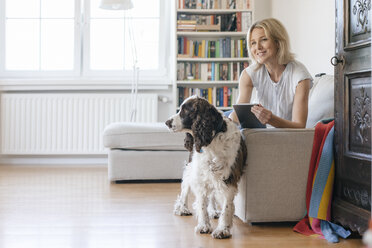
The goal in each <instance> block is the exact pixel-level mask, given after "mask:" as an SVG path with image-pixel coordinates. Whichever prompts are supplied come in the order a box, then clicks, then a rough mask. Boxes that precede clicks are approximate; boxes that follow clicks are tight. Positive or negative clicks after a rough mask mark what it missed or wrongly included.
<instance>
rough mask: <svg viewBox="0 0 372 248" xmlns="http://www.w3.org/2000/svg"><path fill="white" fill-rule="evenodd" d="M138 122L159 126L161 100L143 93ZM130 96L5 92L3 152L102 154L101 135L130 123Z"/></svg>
mask: <svg viewBox="0 0 372 248" xmlns="http://www.w3.org/2000/svg"><path fill="white" fill-rule="evenodd" d="M137 102H138V106H137V116H136V122H156V121H157V115H158V97H157V95H156V94H139V95H138V100H137ZM131 103H132V97H131V95H130V94H108V93H106V94H87V93H86V94H85V93H84V94H81V93H74V94H66V93H59V94H47V93H45V94H42V93H41V94H33V93H32V94H18V93H17V94H11V93H7V94H2V95H1V153H2V154H17V155H22V154H45V155H51V154H104V153H105V149H104V147H103V144H102V131H103V129H104V128H105V126H106V125H107V124H109V123H112V122H119V121H130V113H131V106H132V104H131Z"/></svg>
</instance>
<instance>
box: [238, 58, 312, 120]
mask: <svg viewBox="0 0 372 248" xmlns="http://www.w3.org/2000/svg"><path fill="white" fill-rule="evenodd" d="M257 67H258V64H252V65H250V66H249V67H248V68H246V69H245V70H246V72H247V73H248V75H249V76H250V78H251V79H252V82H253V86H254V87H255V88H256V94H257V99H256V100H257V102H258V103H260V104H261V105H262V106H263V107H264V108H266V109H268V110H270V111H271V112H272V113H273V114H274V115H276V116H278V117H280V118H283V119H286V120H289V121H291V120H292V107H293V100H294V96H295V92H296V87H297V85H298V83H299V82H300V81H302V80H304V79H310V88H311V87H312V85H313V78H312V77H311V75H310V73H309V72H308V71H307V69H306V67H305V66H304V65H303V64H302V63H300V62H298V61H292V62H289V63H288V64H287V66H286V67H285V69H284V71H283V73H282V76H281V77H280V80H279V81H278V82H277V83H276V82H274V81H273V80H271V78H270V75H269V72H268V71H267V69H266V67H265V66H264V65H262V66H261V68H260V69H258V70H255V69H256V68H257Z"/></svg>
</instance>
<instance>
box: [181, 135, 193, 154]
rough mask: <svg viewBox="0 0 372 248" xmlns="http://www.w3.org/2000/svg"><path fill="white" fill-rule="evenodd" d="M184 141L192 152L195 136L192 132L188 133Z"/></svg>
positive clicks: (185, 145)
mask: <svg viewBox="0 0 372 248" xmlns="http://www.w3.org/2000/svg"><path fill="white" fill-rule="evenodd" d="M183 141H184V144H183V145H184V147H185V148H186V149H187V150H188V151H189V152H192V149H193V146H194V138H193V137H192V135H191V134H189V133H186V137H185V139H184V140H183Z"/></svg>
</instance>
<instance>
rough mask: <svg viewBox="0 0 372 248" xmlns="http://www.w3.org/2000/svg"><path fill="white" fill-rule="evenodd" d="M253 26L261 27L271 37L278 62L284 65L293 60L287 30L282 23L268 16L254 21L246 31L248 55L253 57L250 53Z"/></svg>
mask: <svg viewBox="0 0 372 248" xmlns="http://www.w3.org/2000/svg"><path fill="white" fill-rule="evenodd" d="M255 28H262V29H263V30H264V31H265V35H266V36H267V37H268V38H270V39H272V40H273V41H274V42H275V43H276V45H277V46H278V52H277V55H276V57H277V60H278V64H280V65H285V64H288V63H289V62H291V61H293V60H294V54H293V53H291V51H290V43H289V36H288V33H287V30H286V29H285V27H284V26H283V24H282V23H281V22H280V21H278V20H277V19H274V18H268V19H264V20H261V21H257V22H255V23H254V24H253V25H252V26H251V27H250V28H249V30H248V33H247V43H248V44H247V47H248V53H249V57H250V58H251V59H253V60H254V61H255V62H257V61H256V60H255V59H254V56H252V54H251V36H252V31H253V29H255Z"/></svg>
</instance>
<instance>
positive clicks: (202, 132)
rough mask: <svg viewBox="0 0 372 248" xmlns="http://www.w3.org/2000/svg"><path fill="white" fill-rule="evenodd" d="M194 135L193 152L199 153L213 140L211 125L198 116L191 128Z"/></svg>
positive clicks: (205, 119)
mask: <svg viewBox="0 0 372 248" xmlns="http://www.w3.org/2000/svg"><path fill="white" fill-rule="evenodd" d="M191 130H192V132H193V134H194V143H195V150H196V151H197V152H199V153H200V151H201V148H202V147H203V146H207V145H209V144H210V143H211V142H212V139H213V123H212V122H211V120H209V119H208V118H206V116H201V115H199V116H198V117H197V118H196V120H195V121H194V123H193V124H192V126H191Z"/></svg>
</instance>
